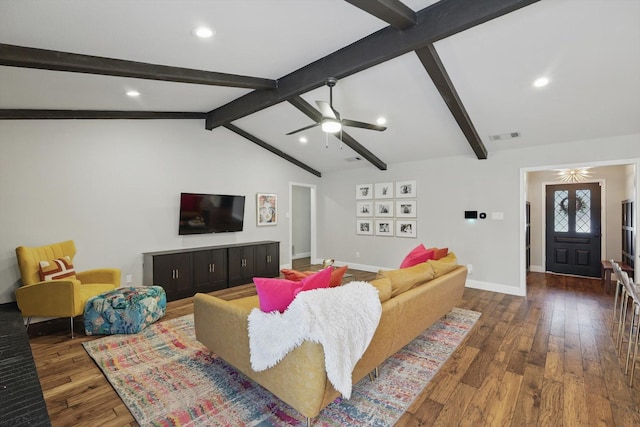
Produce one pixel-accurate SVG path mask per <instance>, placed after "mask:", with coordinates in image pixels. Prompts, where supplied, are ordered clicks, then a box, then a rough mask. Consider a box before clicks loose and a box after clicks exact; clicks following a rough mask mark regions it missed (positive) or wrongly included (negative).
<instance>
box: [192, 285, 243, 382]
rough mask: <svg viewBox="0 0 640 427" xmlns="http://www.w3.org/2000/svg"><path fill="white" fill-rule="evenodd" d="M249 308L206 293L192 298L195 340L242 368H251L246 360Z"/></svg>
mask: <svg viewBox="0 0 640 427" xmlns="http://www.w3.org/2000/svg"><path fill="white" fill-rule="evenodd" d="M250 312H251V308H250V307H245V306H242V305H238V304H233V303H231V302H229V301H225V300H223V299H220V298H217V297H214V296H212V295H206V294H200V293H198V294H196V295H195V297H194V299H193V317H194V320H193V322H194V328H195V332H196V339H197V340H198V341H200V342H201V343H203V344H204V345H205V346H207V348H208V349H209V350H211V351H212V352H214V353H215V354H217V355H218V356H220V357H222V358H223V359H224V360H226V361H227V362H229V363H231V364H232V365H234V366H235V367H236V368H238V369H240V370H241V371H245V372H246V370H247V369H251V362H250V360H249V334H248V330H249V320H248V317H249V313H250Z"/></svg>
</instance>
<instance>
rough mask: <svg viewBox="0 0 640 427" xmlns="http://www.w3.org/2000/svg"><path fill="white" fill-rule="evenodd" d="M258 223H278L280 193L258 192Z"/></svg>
mask: <svg viewBox="0 0 640 427" xmlns="http://www.w3.org/2000/svg"><path fill="white" fill-rule="evenodd" d="M256 207H257V212H256V215H257V218H258V225H276V224H278V195H277V194H272V193H258V194H257V203H256Z"/></svg>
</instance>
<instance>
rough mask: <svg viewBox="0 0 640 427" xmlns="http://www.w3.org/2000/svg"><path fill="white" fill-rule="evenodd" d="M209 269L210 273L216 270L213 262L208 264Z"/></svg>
mask: <svg viewBox="0 0 640 427" xmlns="http://www.w3.org/2000/svg"><path fill="white" fill-rule="evenodd" d="M209 271H210V272H211V273H215V271H216V265H215V264H209Z"/></svg>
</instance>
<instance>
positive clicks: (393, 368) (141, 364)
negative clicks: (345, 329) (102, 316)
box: [83, 308, 480, 427]
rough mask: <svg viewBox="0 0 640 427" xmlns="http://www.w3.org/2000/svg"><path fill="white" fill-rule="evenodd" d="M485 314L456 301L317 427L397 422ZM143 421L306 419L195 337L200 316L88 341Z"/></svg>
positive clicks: (284, 422) (278, 422) (292, 422)
mask: <svg viewBox="0 0 640 427" xmlns="http://www.w3.org/2000/svg"><path fill="white" fill-rule="evenodd" d="M479 317H480V313H478V312H475V311H469V310H463V309H459V308H454V309H453V310H452V311H451V312H450V313H449V314H447V316H446V317H444V318H442V319H441V320H439V321H438V322H436V323H435V324H434V325H432V326H431V327H430V328H429V329H427V330H426V331H424V332H423V333H422V334H421V335H420V336H418V337H417V338H416V339H415V340H413V341H412V342H411V343H409V344H408V345H407V346H406V347H404V348H403V349H402V350H400V351H399V352H398V353H397V354H396V355H394V356H392V357H390V358H389V359H388V360H386V361H385V362H384V363H383V364H382V365H381V366H380V369H379V371H380V377H379V378H378V379H377V380H376V381H375V382H371V381H369V379H368V378H366V377H365V378H364V379H363V380H362V381H360V382H359V383H358V384H356V385H354V387H353V392H352V396H351V399H349V400H343V399H341V398H338V399H336V401H335V402H333V403H331V404H330V405H329V406H327V407H326V408H325V409H324V410H323V411H322V412H321V413H320V415H319V416H318V417H317V418H315V419H314V422H313V425H314V426H344V425H349V426H390V425H393V424H394V423H395V422H396V421H397V420H398V419H399V418H400V416H401V415H402V414H403V413H404V411H405V410H406V408H407V407H408V406H409V405H410V404H411V403H412V402H413V400H414V399H415V398H416V397H417V395H418V393H420V392H421V391H422V389H423V388H424V387H425V385H426V384H427V383H428V382H429V381H430V380H431V378H433V376H434V375H435V374H436V372H438V370H439V369H440V367H441V366H442V365H443V364H444V362H446V360H447V359H448V358H449V356H450V355H451V354H452V353H453V351H454V350H455V349H456V348H457V347H458V345H459V344H460V342H462V339H463V338H464V337H465V335H466V334H467V333H468V332H469V331H470V330H471V328H472V327H473V325H474V324H475V322H476V321H477V320H478V318H479ZM83 345H84V347H85V349H86V351H87V352H88V353H89V355H90V356H91V357H92V358H93V359H94V360H95V361H96V363H97V365H98V366H99V367H100V369H102V371H103V372H104V374H105V376H106V377H107V379H108V380H109V381H110V382H111V385H113V387H114V388H115V390H116V391H117V392H118V394H119V395H120V397H121V398H122V400H123V402H124V403H125V404H126V405H127V407H128V408H129V410H130V411H131V414H132V415H133V417H134V418H135V419H136V421H137V422H138V423H139V424H140V425H142V426H261V427H262V426H298V425H300V426H302V425H306V419H305V418H304V417H302V416H301V415H299V414H298V413H297V412H296V411H295V410H294V409H292V408H291V407H290V406H288V405H287V404H286V403H284V402H282V401H281V400H279V399H278V398H276V397H275V396H274V395H272V394H271V393H270V392H268V391H266V390H265V389H263V388H262V387H260V386H259V385H257V384H256V383H254V382H253V381H251V380H250V379H248V378H247V377H246V376H244V375H243V374H241V373H239V372H238V371H236V370H235V369H234V368H232V367H231V366H229V365H228V364H226V363H225V362H224V361H223V360H222V359H220V358H219V357H217V356H216V355H214V354H211V352H210V351H208V350H207V348H206V347H204V346H203V345H202V344H200V343H199V342H198V341H196V339H195V334H194V329H193V315H187V316H183V317H180V318H178V319H173V320H167V321H164V322H159V323H155V324H153V325H151V326H149V327H148V328H146V329H144V330H143V331H142V332H140V333H139V334H137V335H113V336H109V337H105V338H101V339H97V340H94V341H89V342H85V343H84V344H83Z"/></svg>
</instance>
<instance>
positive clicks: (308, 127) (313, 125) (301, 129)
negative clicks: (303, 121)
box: [287, 123, 320, 135]
mask: <svg viewBox="0 0 640 427" xmlns="http://www.w3.org/2000/svg"><path fill="white" fill-rule="evenodd" d="M316 126H320V123H314V124H312V125H309V126H305V127H303V128H300V129H297V130H294V131H292V132H289V133H288V134H287V135H293V134H294V133H298V132H302V131H303V130H307V129H311V128H314V127H316Z"/></svg>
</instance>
